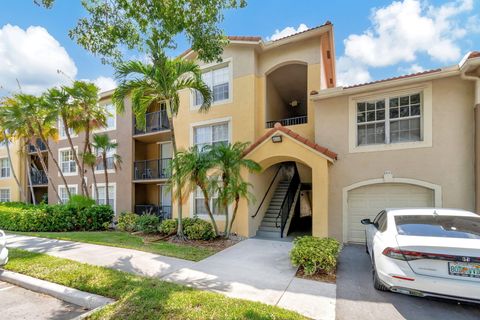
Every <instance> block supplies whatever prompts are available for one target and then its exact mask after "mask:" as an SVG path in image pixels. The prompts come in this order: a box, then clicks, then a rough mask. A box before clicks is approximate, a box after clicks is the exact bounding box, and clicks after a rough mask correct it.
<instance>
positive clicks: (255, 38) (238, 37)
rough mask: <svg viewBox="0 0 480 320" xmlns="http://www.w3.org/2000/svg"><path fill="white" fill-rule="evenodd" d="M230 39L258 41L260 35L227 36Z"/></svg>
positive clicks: (260, 38)
mask: <svg viewBox="0 0 480 320" xmlns="http://www.w3.org/2000/svg"><path fill="white" fill-rule="evenodd" d="M227 38H228V40H231V41H260V40H262V37H259V36H228V37H227Z"/></svg>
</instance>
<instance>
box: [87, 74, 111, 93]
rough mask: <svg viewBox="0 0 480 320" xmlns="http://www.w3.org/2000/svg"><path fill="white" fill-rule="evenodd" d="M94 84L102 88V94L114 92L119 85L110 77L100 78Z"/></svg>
mask: <svg viewBox="0 0 480 320" xmlns="http://www.w3.org/2000/svg"><path fill="white" fill-rule="evenodd" d="M92 82H93V83H95V85H96V86H97V87H99V88H100V92H104V91H108V90H112V89H115V88H116V87H117V83H116V82H115V80H114V79H112V78H110V77H103V76H100V77H98V78H97V79H95V80H93V81H92Z"/></svg>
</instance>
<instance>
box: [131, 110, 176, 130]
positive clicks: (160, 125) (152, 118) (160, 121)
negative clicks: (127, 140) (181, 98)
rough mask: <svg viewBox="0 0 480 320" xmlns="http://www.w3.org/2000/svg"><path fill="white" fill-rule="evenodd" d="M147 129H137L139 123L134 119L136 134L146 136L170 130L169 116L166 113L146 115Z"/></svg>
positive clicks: (157, 112) (158, 112)
mask: <svg viewBox="0 0 480 320" xmlns="http://www.w3.org/2000/svg"><path fill="white" fill-rule="evenodd" d="M145 123H146V126H145V129H139V128H137V121H136V119H135V118H134V126H133V130H134V132H133V133H134V134H145V133H151V132H159V131H165V130H169V129H170V123H169V122H168V115H167V112H166V111H156V112H150V113H147V114H146V115H145Z"/></svg>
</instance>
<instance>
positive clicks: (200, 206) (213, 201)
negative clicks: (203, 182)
mask: <svg viewBox="0 0 480 320" xmlns="http://www.w3.org/2000/svg"><path fill="white" fill-rule="evenodd" d="M193 201H194V212H193V213H194V214H195V215H206V214H208V212H207V208H206V207H205V197H204V196H203V192H202V190H201V189H200V188H198V187H197V189H196V190H195V193H194V199H193ZM209 205H210V210H212V214H215V215H224V214H225V208H220V206H219V203H218V196H217V195H216V194H214V195H212V196H211V197H210V199H209Z"/></svg>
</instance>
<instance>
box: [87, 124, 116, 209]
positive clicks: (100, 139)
mask: <svg viewBox="0 0 480 320" xmlns="http://www.w3.org/2000/svg"><path fill="white" fill-rule="evenodd" d="M92 147H93V148H95V149H96V150H97V152H98V153H99V155H100V159H99V162H101V163H102V164H103V171H104V174H105V199H106V203H107V204H109V203H110V197H109V192H108V158H109V157H108V155H109V153H111V151H112V150H116V149H117V147H118V143H116V142H113V141H112V140H111V139H110V137H109V136H108V134H106V133H105V134H95V135H94V136H93V143H92ZM110 156H111V157H112V158H113V166H114V168H115V170H117V169H120V167H121V164H122V158H121V157H120V155H118V154H117V153H116V152H115V153H113V154H111V155H110ZM97 197H98V195H97ZM97 200H98V198H97Z"/></svg>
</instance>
